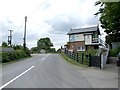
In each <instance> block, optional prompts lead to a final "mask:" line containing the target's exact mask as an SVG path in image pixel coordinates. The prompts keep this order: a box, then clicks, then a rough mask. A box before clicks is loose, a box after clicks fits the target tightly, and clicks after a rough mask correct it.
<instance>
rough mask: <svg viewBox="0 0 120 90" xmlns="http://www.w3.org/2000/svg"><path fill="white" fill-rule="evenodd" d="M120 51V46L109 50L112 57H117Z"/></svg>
mask: <svg viewBox="0 0 120 90" xmlns="http://www.w3.org/2000/svg"><path fill="white" fill-rule="evenodd" d="M119 52H120V48H117V49H111V50H110V51H109V56H110V57H117V55H118V53H119Z"/></svg>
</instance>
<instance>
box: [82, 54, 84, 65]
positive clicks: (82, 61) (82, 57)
mask: <svg viewBox="0 0 120 90" xmlns="http://www.w3.org/2000/svg"><path fill="white" fill-rule="evenodd" d="M83 60H84V53H82V64H83Z"/></svg>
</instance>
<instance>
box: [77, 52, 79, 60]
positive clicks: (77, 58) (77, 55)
mask: <svg viewBox="0 0 120 90" xmlns="http://www.w3.org/2000/svg"><path fill="white" fill-rule="evenodd" d="M78 61H79V59H78V53H77V62H78Z"/></svg>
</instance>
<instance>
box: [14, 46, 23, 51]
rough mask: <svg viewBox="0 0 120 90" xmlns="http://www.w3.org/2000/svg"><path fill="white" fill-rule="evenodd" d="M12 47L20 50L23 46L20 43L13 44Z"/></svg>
mask: <svg viewBox="0 0 120 90" xmlns="http://www.w3.org/2000/svg"><path fill="white" fill-rule="evenodd" d="M13 48H14V50H22V49H23V46H21V45H14V46H13Z"/></svg>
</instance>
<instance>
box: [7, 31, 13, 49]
mask: <svg viewBox="0 0 120 90" xmlns="http://www.w3.org/2000/svg"><path fill="white" fill-rule="evenodd" d="M8 31H9V32H10V35H9V36H8V46H10V47H12V31H13V30H8Z"/></svg>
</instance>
